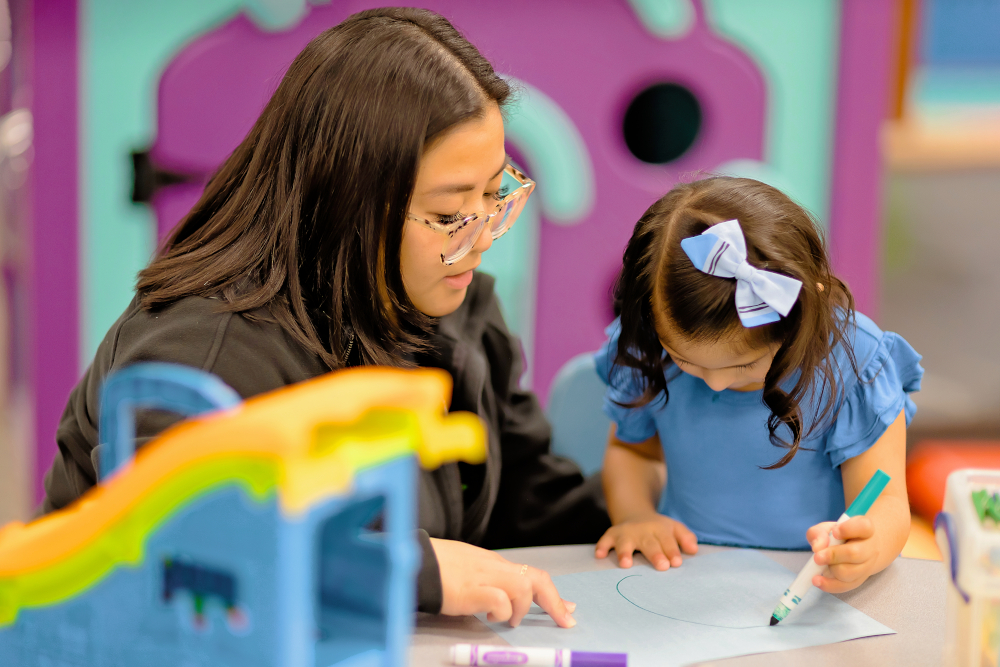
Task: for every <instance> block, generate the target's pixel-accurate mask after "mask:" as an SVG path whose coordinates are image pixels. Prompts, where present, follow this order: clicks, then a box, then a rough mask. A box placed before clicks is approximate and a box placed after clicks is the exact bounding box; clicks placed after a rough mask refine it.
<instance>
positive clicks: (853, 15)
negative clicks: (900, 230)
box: [830, 0, 896, 321]
mask: <svg viewBox="0 0 1000 667" xmlns="http://www.w3.org/2000/svg"><path fill="white" fill-rule="evenodd" d="M895 5H896V3H894V2H893V0H841V19H840V25H841V28H840V30H841V40H840V58H839V63H838V78H839V80H838V85H837V112H836V126H835V135H834V136H835V143H834V152H833V160H834V162H833V183H832V191H831V197H830V247H831V249H832V254H833V265H834V270H835V271H836V273H837V275H838V276H840V278H841V279H843V280H844V281H845V282H847V284H848V285H849V286H850V288H851V290H852V291H853V292H854V297H855V299H856V300H857V308H858V310H859V311H861V312H863V313H865V314H866V315H868V316H869V317H872V318H873V319H876V321H877V318H878V306H879V282H880V275H881V263H882V262H881V258H882V169H883V166H882V155H881V151H880V150H879V130H880V128H881V126H882V121H883V120H885V118H886V117H887V116H888V114H889V104H890V93H891V90H892V63H893V54H894V51H895V49H894V42H893V39H892V35H894V34H895V30H894V24H895V20H896V6H895Z"/></svg>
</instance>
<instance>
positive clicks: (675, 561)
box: [656, 534, 683, 570]
mask: <svg viewBox="0 0 1000 667" xmlns="http://www.w3.org/2000/svg"><path fill="white" fill-rule="evenodd" d="M659 537H660V548H662V549H663V553H664V555H666V557H667V560H668V561H669V564H670V566H672V567H680V565H681V563H682V562H683V559H682V558H681V549H680V546H679V545H678V544H677V540H676V539H675V537H676V535H669V534H668V535H660V536H659ZM656 569H660V568H656ZM663 569H664V570H666V569H667V568H663Z"/></svg>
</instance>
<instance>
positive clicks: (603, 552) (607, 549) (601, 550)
mask: <svg viewBox="0 0 1000 667" xmlns="http://www.w3.org/2000/svg"><path fill="white" fill-rule="evenodd" d="M613 530H615V529H614V528H608V529H607V530H606V531H604V535H601V539H599V540H597V545H596V546H595V547H594V556H595V557H596V558H607V555H608V554H609V553H611V550H612V549H613V548H614V546H615V536H614V534H613V533H612V532H611V531H613Z"/></svg>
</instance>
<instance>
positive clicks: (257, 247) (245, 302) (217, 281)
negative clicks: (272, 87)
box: [137, 7, 510, 368]
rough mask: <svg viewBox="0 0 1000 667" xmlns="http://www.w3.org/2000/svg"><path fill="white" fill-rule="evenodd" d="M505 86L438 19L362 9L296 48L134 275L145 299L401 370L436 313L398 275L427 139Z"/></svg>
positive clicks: (423, 13) (334, 356) (479, 110)
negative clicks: (214, 312) (194, 306)
mask: <svg viewBox="0 0 1000 667" xmlns="http://www.w3.org/2000/svg"><path fill="white" fill-rule="evenodd" d="M509 94H510V88H509V87H508V85H507V83H506V82H505V81H504V80H503V79H501V78H500V77H499V76H498V75H497V74H496V72H494V71H493V67H492V66H491V65H490V63H489V62H488V61H487V60H486V59H485V58H484V57H483V56H482V55H481V54H480V53H479V51H477V50H476V48H475V47H474V46H473V45H472V44H470V43H469V42H468V41H467V40H466V39H465V38H464V37H462V35H461V34H460V33H459V32H458V31H457V30H456V29H455V28H454V27H453V26H452V25H451V24H450V23H449V22H448V21H447V20H446V19H445V18H443V17H442V16H439V15H438V14H435V13H434V12H431V11H427V10H422V9H410V8H394V7H386V8H382V9H373V10H369V11H363V12H359V13H357V14H354V15H353V16H351V17H349V18H348V19H347V20H346V21H344V22H343V23H341V24H339V25H337V26H334V27H333V28H330V29H329V30H327V31H325V32H323V33H322V34H320V35H319V36H318V37H316V38H315V39H313V40H312V41H311V42H310V43H309V44H308V45H307V46H306V47H305V49H303V50H302V52H301V53H300V54H299V55H298V56H297V57H296V58H295V60H294V61H293V62H292V64H291V65H290V66H289V68H288V72H287V73H286V74H285V76H284V78H283V79H282V81H281V83H280V85H279V86H278V88H277V90H276V91H275V93H274V95H273V96H272V97H271V99H270V101H269V102H268V103H267V106H266V107H265V108H264V110H263V112H262V113H261V115H260V118H258V119H257V122H256V123H255V124H254V126H253V128H252V129H251V130H250V133H249V134H248V135H247V137H246V138H245V139H244V140H243V142H242V143H241V144H240V145H239V146H238V147H237V148H236V150H235V151H233V153H232V155H230V156H229V158H228V159H227V160H226V161H225V162H224V163H223V165H222V166H221V167H220V168H219V170H218V172H217V173H216V174H215V175H214V176H213V177H212V179H211V180H210V181H209V183H208V185H207V186H206V187H205V191H204V193H203V194H202V196H201V199H199V200H198V203H197V204H195V206H194V208H192V209H191V212H190V213H188V215H187V216H186V217H185V218H184V219H183V220H181V222H180V223H179V224H178V225H177V227H176V228H175V229H174V230H173V232H172V233H171V234H170V236H169V238H168V239H167V240H166V242H165V243H164V246H163V247H162V248H161V250H160V252H159V254H158V255H157V257H156V258H155V259H154V260H153V262H152V263H151V264H150V265H149V266H148V267H147V268H146V269H145V270H144V271H142V272H141V273H140V274H139V282H138V286H137V290H138V292H139V295H140V298H141V302H142V304H143V306H145V307H146V308H154V307H157V306H162V305H165V304H169V303H171V302H174V301H177V300H179V299H182V298H184V297H187V296H192V295H195V296H213V297H218V298H220V302H221V306H220V307H222V308H224V309H227V310H231V311H234V312H239V313H245V314H247V316H248V317H249V316H250V314H251V311H255V310H257V309H261V308H263V309H266V312H267V313H269V315H265V317H268V318H269V319H273V320H275V321H277V322H278V323H279V324H280V325H281V327H282V328H283V329H285V330H286V331H287V332H288V334H289V335H290V336H291V337H292V338H294V339H295V340H296V341H298V342H299V343H300V344H301V345H302V346H303V347H305V348H306V349H308V350H310V351H311V352H313V353H314V354H316V355H318V356H319V357H320V358H321V359H322V360H323V361H324V362H325V363H326V364H327V365H328V366H329V367H330V368H338V367H339V366H341V365H342V364H343V363H344V361H345V357H346V352H348V351H350V350H351V348H352V344H353V349H354V352H352V353H351V355H352V358H354V356H355V355H357V358H358V359H360V363H362V364H380V365H391V366H399V365H407V363H408V362H407V361H406V359H407V357H408V354H409V353H411V352H414V351H416V350H419V349H422V348H423V346H424V344H425V343H424V341H425V337H424V336H423V335H422V334H423V333H425V332H427V331H428V330H429V326H430V319H429V318H428V317H427V316H426V315H424V314H423V313H421V312H420V311H419V310H417V309H416V307H414V305H413V304H412V302H411V301H410V299H409V298H408V296H407V294H406V290H405V288H404V286H403V279H402V275H401V273H400V263H399V253H400V245H401V242H402V236H403V225H404V222H405V219H406V211H407V208H408V206H409V202H410V195H411V193H412V191H413V186H414V182H415V181H416V174H417V168H418V163H419V160H420V156H421V154H422V152H423V150H424V146H425V145H426V144H427V142H429V141H430V140H431V139H433V138H434V137H436V136H439V135H441V133H442V132H444V131H445V130H447V129H448V128H451V127H453V126H455V125H457V124H459V123H462V122H465V121H468V120H470V119H475V118H480V117H482V116H483V115H484V114H485V113H486V111H487V110H488V109H489V107H490V105H493V104H497V105H501V106H502V105H503V104H504V102H505V101H506V100H507V98H508V96H509Z"/></svg>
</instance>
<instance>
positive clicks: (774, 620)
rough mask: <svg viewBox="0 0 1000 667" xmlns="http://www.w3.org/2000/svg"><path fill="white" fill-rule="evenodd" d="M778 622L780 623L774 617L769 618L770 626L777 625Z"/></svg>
mask: <svg viewBox="0 0 1000 667" xmlns="http://www.w3.org/2000/svg"><path fill="white" fill-rule="evenodd" d="M780 622H781V621H779V620H778V619H776V618H775V617H774V616H772V617H771V625H777V624H778V623H780Z"/></svg>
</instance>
